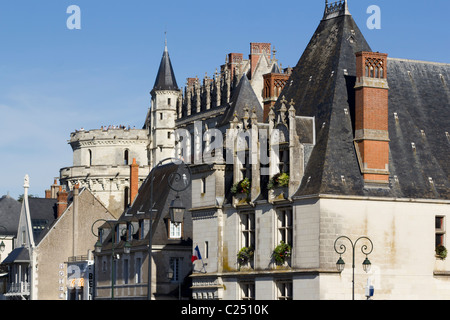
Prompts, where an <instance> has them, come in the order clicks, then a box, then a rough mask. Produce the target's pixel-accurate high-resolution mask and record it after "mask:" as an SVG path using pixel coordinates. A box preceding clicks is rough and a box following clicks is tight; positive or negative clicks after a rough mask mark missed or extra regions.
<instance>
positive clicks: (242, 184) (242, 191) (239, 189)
mask: <svg viewBox="0 0 450 320" xmlns="http://www.w3.org/2000/svg"><path fill="white" fill-rule="evenodd" d="M251 185H252V184H251V181H250V180H249V179H248V178H245V179H243V180H241V181H239V182H238V183H235V184H234V185H233V186H232V187H231V193H232V194H233V195H234V196H235V197H237V198H241V199H246V200H248V198H249V194H250V191H251Z"/></svg>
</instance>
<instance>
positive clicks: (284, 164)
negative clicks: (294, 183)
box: [278, 144, 289, 173]
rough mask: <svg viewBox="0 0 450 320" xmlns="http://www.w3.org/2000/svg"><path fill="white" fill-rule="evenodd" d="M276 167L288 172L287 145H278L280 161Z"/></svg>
mask: <svg viewBox="0 0 450 320" xmlns="http://www.w3.org/2000/svg"><path fill="white" fill-rule="evenodd" d="M278 167H279V170H280V172H281V173H283V172H285V173H289V145H288V144H281V145H280V162H279V163H278Z"/></svg>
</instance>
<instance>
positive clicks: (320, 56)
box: [275, 10, 450, 199]
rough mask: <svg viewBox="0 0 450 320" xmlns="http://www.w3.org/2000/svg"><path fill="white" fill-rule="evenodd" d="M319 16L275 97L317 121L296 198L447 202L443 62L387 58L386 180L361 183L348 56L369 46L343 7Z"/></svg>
mask: <svg viewBox="0 0 450 320" xmlns="http://www.w3.org/2000/svg"><path fill="white" fill-rule="evenodd" d="M326 16H327V14H325V16H324V19H323V20H322V21H321V22H320V24H319V26H318V28H317V30H316V32H315V33H314V35H313V37H312V39H311V41H310V43H309V44H308V46H307V48H306V49H305V51H304V53H303V55H302V57H301V58H300V60H299V62H298V64H297V66H296V67H295V68H294V70H293V72H292V75H291V77H290V80H289V81H288V84H287V85H286V86H285V88H284V90H283V92H282V93H281V94H280V97H283V96H285V97H286V100H287V101H290V100H291V99H293V100H294V102H295V108H296V115H300V116H310V117H315V120H316V145H315V147H314V149H313V151H312V153H311V156H310V158H309V161H308V163H307V165H306V168H305V174H304V177H303V180H302V184H301V186H300V188H299V190H298V191H297V194H296V195H313V194H337V195H360V196H382V197H402V198H404V197H406V198H410V197H411V198H445V199H449V198H450V184H449V164H448V159H449V158H450V141H449V140H448V139H447V138H446V136H445V132H446V131H447V132H448V131H449V129H448V123H449V119H450V106H449V104H450V101H449V99H450V98H449V97H450V94H449V89H448V86H447V84H446V83H448V81H449V80H450V65H444V64H430V63H424V62H408V61H405V60H394V59H389V60H388V83H389V86H390V91H389V135H390V139H391V142H390V168H389V170H390V173H391V174H390V180H391V183H390V188H379V189H374V188H366V187H365V186H364V181H363V178H362V175H361V172H360V170H359V164H358V161H357V156H356V152H355V148H354V145H353V139H354V109H355V90H354V85H355V81H356V58H355V53H356V52H359V51H372V50H371V48H370V46H369V45H368V43H367V42H366V40H365V39H364V36H363V35H362V33H361V31H360V30H359V28H358V26H357V25H356V23H355V21H354V20H353V18H352V16H351V15H350V14H349V13H348V11H347V10H345V12H344V11H341V12H336V13H334V14H333V16H331V18H330V16H328V18H325V17H326ZM407 71H410V72H411V75H409V74H408V72H407ZM439 74H442V77H443V79H444V80H442V78H441V77H440V76H439ZM280 106H281V103H280V101H278V102H277V103H276V105H275V109H276V110H277V109H279V108H280ZM346 110H347V111H346ZM393 112H397V113H398V116H399V119H400V120H399V121H398V122H396V121H395V119H394V117H393ZM420 130H424V132H425V134H426V136H425V137H423V136H422V135H421V132H420ZM411 142H415V143H416V152H415V153H413V152H412V150H411ZM395 176H396V177H395ZM428 177H432V179H433V181H434V183H433V184H430V183H429V182H428V181H429V180H428Z"/></svg>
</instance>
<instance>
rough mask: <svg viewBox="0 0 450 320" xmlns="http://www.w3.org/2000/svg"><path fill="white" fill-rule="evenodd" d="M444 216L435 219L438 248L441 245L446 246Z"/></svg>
mask: <svg viewBox="0 0 450 320" xmlns="http://www.w3.org/2000/svg"><path fill="white" fill-rule="evenodd" d="M444 222H445V221H444V217H443V216H436V217H435V229H436V247H437V246H440V245H442V246H443V245H444V240H445V239H444V236H445V224H444Z"/></svg>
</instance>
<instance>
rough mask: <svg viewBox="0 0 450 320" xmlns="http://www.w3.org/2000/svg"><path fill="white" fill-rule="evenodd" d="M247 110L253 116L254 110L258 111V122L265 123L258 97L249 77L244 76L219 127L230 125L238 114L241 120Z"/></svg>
mask: <svg viewBox="0 0 450 320" xmlns="http://www.w3.org/2000/svg"><path fill="white" fill-rule="evenodd" d="M246 108H247V110H248V112H249V115H250V114H251V112H252V110H253V108H254V109H255V111H256V116H257V118H258V122H262V121H263V109H262V106H261V104H260V103H259V100H258V97H257V96H256V94H255V91H254V90H253V87H252V85H251V84H250V81H249V80H248V78H247V75H245V74H244V75H243V76H242V77H241V80H240V81H239V84H238V86H237V87H236V89H235V90H234V91H233V95H232V96H231V100H230V102H229V103H228V105H227V108H226V110H225V113H224V115H223V117H222V119H221V120H220V121H219V125H218V126H219V127H220V126H223V125H226V124H229V123H230V122H231V120H233V118H234V115H235V114H236V115H237V117H238V118H239V119H241V118H242V117H243V116H244V114H245V109H246Z"/></svg>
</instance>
